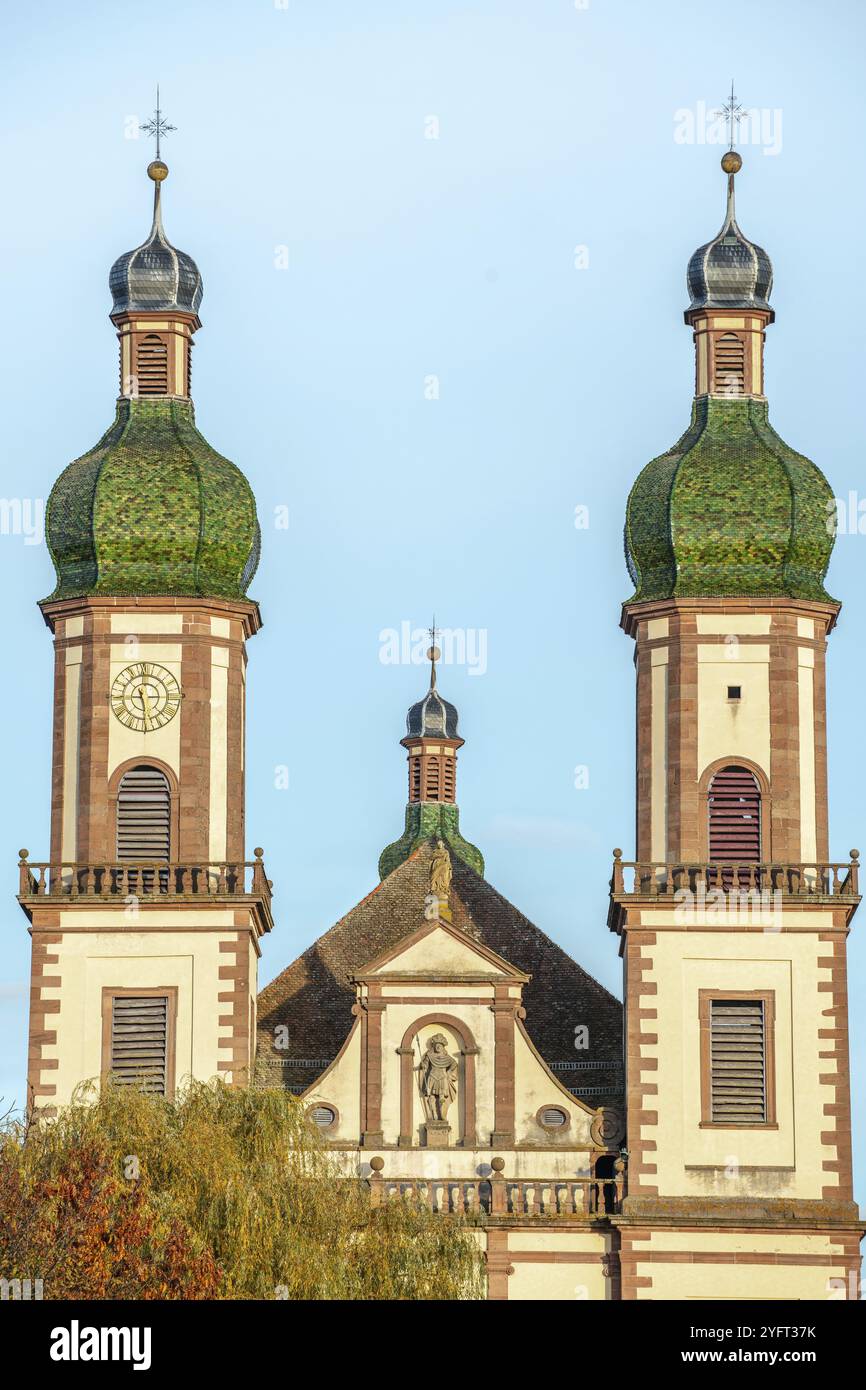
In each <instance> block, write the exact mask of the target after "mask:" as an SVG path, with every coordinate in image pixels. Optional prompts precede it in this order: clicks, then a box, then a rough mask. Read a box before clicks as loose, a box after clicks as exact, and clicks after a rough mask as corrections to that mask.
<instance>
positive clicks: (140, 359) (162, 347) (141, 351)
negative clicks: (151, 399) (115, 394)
mask: <svg viewBox="0 0 866 1390" xmlns="http://www.w3.org/2000/svg"><path fill="white" fill-rule="evenodd" d="M135 374H136V376H137V377H138V394H139V395H140V396H167V395H168V345H167V343H166V342H165V339H164V338H160V337H159V335H158V334H157V333H148V334H147V335H146V337H144V338H142V339H141V341H140V342H139V344H138V351H137V352H136V358H135Z"/></svg>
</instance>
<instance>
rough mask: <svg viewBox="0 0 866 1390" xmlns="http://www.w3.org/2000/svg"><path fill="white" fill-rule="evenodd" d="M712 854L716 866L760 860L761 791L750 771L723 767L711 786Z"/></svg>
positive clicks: (710, 837) (710, 845)
mask: <svg viewBox="0 0 866 1390" xmlns="http://www.w3.org/2000/svg"><path fill="white" fill-rule="evenodd" d="M709 822H710V834H709V842H710V843H709V850H710V860H711V862H712V863H714V864H751V863H758V862H759V861H760V858H761V789H760V787H759V786H758V782H757V778H756V777H755V774H754V773H753V772H750V771H749V769H748V768H747V767H736V766H731V767H723V768H721V769H720V770H719V771H718V772H717V773H716V775H715V777H714V778H713V780H712V782H711V783H710V794H709Z"/></svg>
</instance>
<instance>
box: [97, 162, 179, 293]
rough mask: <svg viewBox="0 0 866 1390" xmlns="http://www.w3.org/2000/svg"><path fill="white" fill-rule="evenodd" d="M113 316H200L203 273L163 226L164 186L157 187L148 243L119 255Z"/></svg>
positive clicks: (111, 278) (110, 282)
mask: <svg viewBox="0 0 866 1390" xmlns="http://www.w3.org/2000/svg"><path fill="white" fill-rule="evenodd" d="M108 287H109V289H110V290H111V297H112V300H113V303H112V308H111V312H112V314H122V313H129V312H138V313H147V312H151V313H152V312H154V311H156V312H160V313H162V312H166V313H170V312H178V311H179V312H181V313H184V314H198V311H199V305H200V304H201V297H202V280H201V272H200V271H199V268H198V266H197V265H196V263H195V261H194V260H193V258H192V256H190V255H187V253H186V251H179V250H178V249H177V247H176V246H172V244H171V242H170V241H169V239H168V237H167V236H166V234H165V230H164V228H163V225H162V212H161V207H160V186H159V184H157V185H156V190H155V193H154V204H153V226H152V227H151V229H150V235H149V236H148V238H147V241H145V242H143V243H142V245H141V246H136V248H135V250H134V251H124V253H123V255H122V256H118V258H117V260H116V261H115V262H114V265H113V266H112V267H111V273H110V275H109V277H108Z"/></svg>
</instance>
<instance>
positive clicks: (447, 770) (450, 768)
mask: <svg viewBox="0 0 866 1390" xmlns="http://www.w3.org/2000/svg"><path fill="white" fill-rule="evenodd" d="M443 772H444V780H445V794H444V799H445V800H446V801H453V800H454V759H453V758H446V759H445V766H444V768H443Z"/></svg>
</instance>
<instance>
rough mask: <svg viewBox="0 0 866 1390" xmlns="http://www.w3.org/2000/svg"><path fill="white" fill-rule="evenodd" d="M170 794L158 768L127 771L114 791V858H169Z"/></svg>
mask: <svg viewBox="0 0 866 1390" xmlns="http://www.w3.org/2000/svg"><path fill="white" fill-rule="evenodd" d="M170 848H171V793H170V791H169V785H168V778H167V777H166V775H165V773H164V772H160V770H159V768H157V767H147V766H146V765H142V766H141V767H133V768H130V770H129V772H125V773H124V774H123V777H122V778H121V782H120V787H119V788H118V792H117V857H118V859H120V860H132V861H136V862H139V861H142V860H144V861H147V862H149V861H157V862H158V861H160V860H166V861H167V860H168V859H169V858H170V853H169V851H170Z"/></svg>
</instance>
